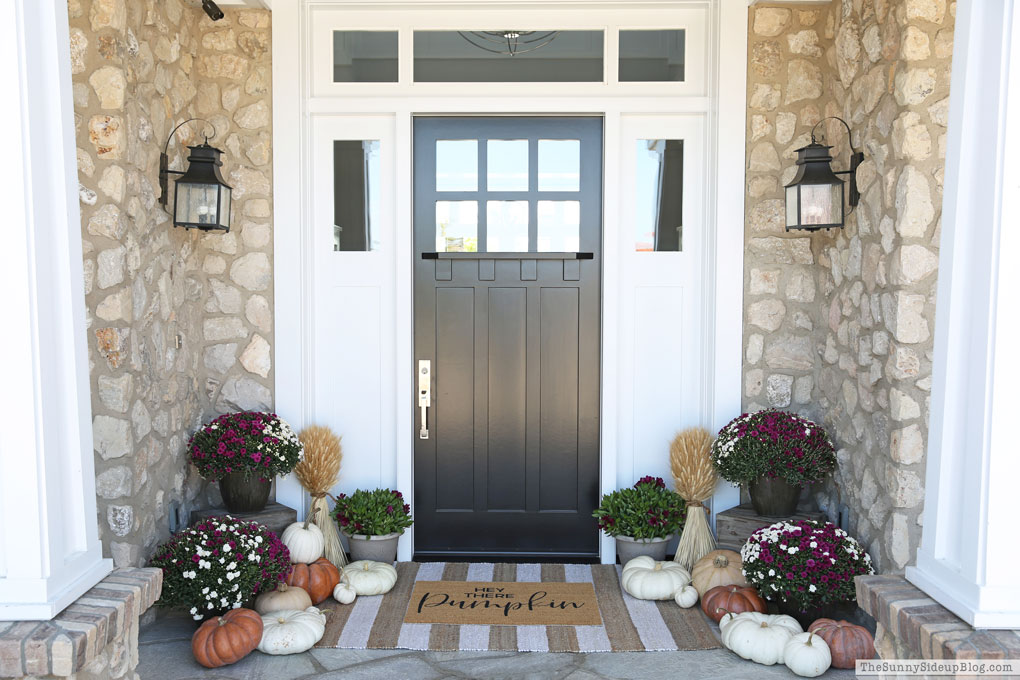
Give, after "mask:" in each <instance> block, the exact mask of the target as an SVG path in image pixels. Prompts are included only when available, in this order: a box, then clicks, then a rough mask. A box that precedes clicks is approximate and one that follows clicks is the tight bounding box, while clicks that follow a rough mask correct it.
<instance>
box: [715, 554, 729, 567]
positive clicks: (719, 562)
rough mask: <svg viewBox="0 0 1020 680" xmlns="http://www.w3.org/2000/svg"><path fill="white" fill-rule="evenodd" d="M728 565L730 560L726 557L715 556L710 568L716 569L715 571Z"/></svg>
mask: <svg viewBox="0 0 1020 680" xmlns="http://www.w3.org/2000/svg"><path fill="white" fill-rule="evenodd" d="M729 565H730V558H728V557H726V555H716V556H715V559H714V560H712V566H714V567H716V568H717V569H724V568H725V567H728V566H729Z"/></svg>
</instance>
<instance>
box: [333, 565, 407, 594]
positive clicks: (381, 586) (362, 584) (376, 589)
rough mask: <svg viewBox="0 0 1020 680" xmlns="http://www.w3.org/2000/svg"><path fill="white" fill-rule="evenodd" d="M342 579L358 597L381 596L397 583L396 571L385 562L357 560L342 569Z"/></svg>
mask: <svg viewBox="0 0 1020 680" xmlns="http://www.w3.org/2000/svg"><path fill="white" fill-rule="evenodd" d="M344 578H346V579H347V582H348V583H350V584H351V588H353V589H354V592H355V593H357V594H358V595H382V594H383V593H388V592H390V589H391V588H393V586H394V584H395V583H396V582H397V570H396V569H394V568H393V565H391V564H386V563H385V562H373V561H372V560H358V561H357V562H351V563H350V564H348V565H347V566H346V567H344Z"/></svg>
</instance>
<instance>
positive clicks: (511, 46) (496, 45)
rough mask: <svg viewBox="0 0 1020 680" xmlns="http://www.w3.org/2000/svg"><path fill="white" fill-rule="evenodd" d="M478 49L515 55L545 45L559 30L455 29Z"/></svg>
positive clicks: (553, 38) (554, 37)
mask: <svg viewBox="0 0 1020 680" xmlns="http://www.w3.org/2000/svg"><path fill="white" fill-rule="evenodd" d="M457 32H458V33H459V34H460V37H462V38H464V40H467V41H468V42H469V43H471V44H472V45H474V46H475V47H477V48H478V49H480V50H485V51H486V52H492V53H493V54H504V55H507V56H511V57H515V56H517V55H518V54H525V53H527V52H533V51H535V50H537V49H539V48H540V47H545V46H546V45H548V44H549V43H551V42H552V41H553V40H555V39H556V36H558V35H559V34H560V32H559V31H509V30H508V31H457Z"/></svg>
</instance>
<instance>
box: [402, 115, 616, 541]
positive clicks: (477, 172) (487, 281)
mask: <svg viewBox="0 0 1020 680" xmlns="http://www.w3.org/2000/svg"><path fill="white" fill-rule="evenodd" d="M414 243H415V254H414V263H415V264H414V267H415V276H414V286H415V288H414V342H415V360H416V361H415V366H416V367H417V368H418V369H419V371H421V370H426V371H428V373H425V374H422V375H419V377H418V379H416V380H415V387H416V388H421V389H422V390H424V391H425V392H426V393H422V392H418V394H417V395H416V398H415V404H414V409H415V423H416V427H415V436H416V439H415V442H416V445H415V468H414V473H415V553H416V554H417V555H420V556H422V557H426V556H429V555H436V556H445V557H450V556H455V555H461V556H465V557H470V556H477V555H479V554H484V555H487V556H489V557H498V556H505V557H519V558H520V557H527V556H531V557H534V558H536V559H559V558H564V557H574V558H585V557H594V556H596V555H597V554H598V531H597V529H596V526H595V521H594V520H593V519H592V516H591V513H592V511H593V510H594V509H595V507H596V505H597V503H598V481H599V365H600V360H599V352H600V319H599V314H600V273H601V243H602V119H601V118H596V117H575V118H557V117H528V118H520V117H488V118H482V117H471V118H463V117H461V118H452V117H418V118H416V119H415V122H414ZM421 362H428V363H427V364H425V363H421ZM423 407H424V411H423ZM423 413H424V414H425V415H424V422H423V415H422V414H423Z"/></svg>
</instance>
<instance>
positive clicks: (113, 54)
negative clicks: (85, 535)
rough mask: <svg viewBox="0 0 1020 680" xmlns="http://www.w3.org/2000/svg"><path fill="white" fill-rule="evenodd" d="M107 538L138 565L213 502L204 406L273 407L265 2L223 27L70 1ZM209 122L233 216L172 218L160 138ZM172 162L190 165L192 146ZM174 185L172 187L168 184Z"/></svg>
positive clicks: (106, 543)
mask: <svg viewBox="0 0 1020 680" xmlns="http://www.w3.org/2000/svg"><path fill="white" fill-rule="evenodd" d="M68 15H69V20H70V37H71V46H70V47H71V69H72V78H73V87H74V102H75V130H76V136H77V144H78V171H79V173H78V174H79V181H80V187H79V193H80V199H81V209H82V238H83V251H84V257H85V262H84V268H85V293H86V308H87V314H88V319H87V324H88V346H89V360H90V368H91V371H90V372H91V389H92V395H93V398H92V413H93V430H94V445H95V456H96V490H97V495H98V499H97V500H98V510H99V525H100V534H101V537H102V540H103V547H104V552H105V554H107V555H109V556H112V557H113V559H114V562H115V563H116V564H117V566H132V565H139V564H142V563H144V561H145V560H146V559H147V558H148V556H149V554H150V553H151V550H152V549H153V548H154V547H155V545H156V544H157V543H158V542H159V541H160V540H162V539H163V538H165V537H166V536H167V535H168V531H169V520H170V518H171V515H173V516H175V517H176V516H178V513H177V510H178V509H179V508H180V509H181V510H182V512H180V513H179V516H180V517H181V518H185V517H187V512H186V511H187V509H188V508H189V507H190V506H204V505H206V504H208V503H209V502H214V501H215V500H217V498H216V491H215V488H208V489H207V488H206V485H205V484H204V482H203V480H201V479H200V478H198V477H197V476H196V475H195V473H194V471H193V470H190V469H189V465H188V463H187V458H186V456H185V454H184V448H185V445H186V443H187V440H188V438H189V437H190V435H191V433H192V432H193V431H194V430H195V428H196V427H197V426H198V425H199V424H201V422H202V421H204V420H205V419H207V418H208V417H209V416H210V415H212V414H214V413H217V412H220V411H223V410H231V409H239V408H269V407H270V406H271V405H272V393H271V390H270V388H271V385H272V372H271V371H272V365H271V351H270V348H271V345H272V340H273V338H272V319H271V312H270V310H271V305H272V300H271V291H270V279H271V269H270V267H271V265H270V263H271V257H272V252H271V247H272V244H271V240H272V239H271V233H272V225H271V214H272V205H271V203H270V196H271V186H270V181H271V177H272V172H271V151H270V149H271V145H270V138H269V135H270V104H271V98H270V83H269V72H270V65H269V64H270V50H269V17H270V15H269V13H268V12H265V11H230V12H228V13H227V16H226V18H224V19H223V20H221V21H218V22H215V23H214V22H212V21H210V20H209V19H208V18H207V17H206V16H205V14H204V12H202V11H201V10H200V9H197V8H196V7H194V6H192V5H191V4H187V3H183V2H181V0H160V1H158V2H157V1H156V0H144V1H143V0H131V1H128V0H69V2H68ZM194 116H201V117H203V118H207V119H208V120H209V121H210V122H211V123H212V124H213V126H214V127H215V129H216V135H215V136H214V137H213V138H212V139H211V140H210V141H211V143H213V144H214V145H216V146H218V147H220V148H222V149H224V151H225V152H226V153H225V156H224V167H223V171H224V175H225V176H226V177H228V182H230V183H231V184H232V185H233V187H234V198H235V200H234V203H233V219H232V228H231V231H230V233H229V234H226V235H216V236H210V235H205V236H204V235H203V234H201V233H199V232H197V231H191V232H189V231H185V230H183V229H177V228H174V227H173V225H172V223H171V221H170V217H169V216H168V214H167V213H166V212H165V211H164V210H163V208H162V207H161V206H160V205H159V203H158V201H157V194H158V192H159V188H158V187H159V184H158V161H159V152H160V151H161V150H162V149H163V145H164V144H165V142H166V139H167V136H168V135H169V134H170V131H171V130H172V129H173V127H174V126H176V125H177V124H178V123H180V122H182V121H184V120H186V119H187V118H191V117H194ZM202 132H203V126H202V124H201V123H193V124H190V125H186V126H184V127H183V128H181V130H180V131H179V132H178V133H177V135H176V139H175V140H174V141H172V142H171V144H170V167H171V168H174V169H183V168H184V167H185V164H186V163H185V156H186V153H187V151H186V149H185V148H184V145H185V144H196V143H199V142H200V141H201V137H200V136H199V135H200V134H201V133H202ZM171 192H172V188H171Z"/></svg>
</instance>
